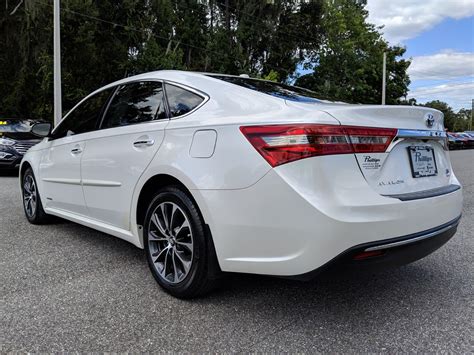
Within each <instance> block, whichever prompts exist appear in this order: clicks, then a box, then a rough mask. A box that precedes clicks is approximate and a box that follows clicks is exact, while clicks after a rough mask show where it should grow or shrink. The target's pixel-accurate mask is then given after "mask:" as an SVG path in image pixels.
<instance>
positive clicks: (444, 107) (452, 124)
mask: <svg viewBox="0 0 474 355" xmlns="http://www.w3.org/2000/svg"><path fill="white" fill-rule="evenodd" d="M422 106H425V107H431V108H434V109H436V110H439V111H441V112H442V113H443V115H444V126H445V127H446V128H447V129H448V131H452V132H462V131H465V130H467V129H468V125H469V121H468V117H470V116H468V115H467V114H470V110H465V109H463V110H460V111H459V112H458V113H455V112H454V110H453V109H452V107H451V106H449V105H448V104H447V103H446V102H443V101H439V100H434V101H429V102H426V103H424V104H423V105H422Z"/></svg>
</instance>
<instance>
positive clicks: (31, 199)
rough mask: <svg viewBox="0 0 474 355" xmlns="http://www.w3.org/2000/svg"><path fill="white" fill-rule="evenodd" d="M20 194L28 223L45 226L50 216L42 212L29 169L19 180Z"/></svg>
mask: <svg viewBox="0 0 474 355" xmlns="http://www.w3.org/2000/svg"><path fill="white" fill-rule="evenodd" d="M21 184H22V188H21V192H22V199H23V210H24V211H25V216H26V218H27V219H28V222H30V223H32V224H45V223H48V222H49V221H50V216H49V215H47V214H46V212H44V209H43V204H42V203H41V198H40V194H39V191H38V185H37V184H36V179H35V175H34V174H33V170H32V169H31V168H28V169H26V171H25V173H24V174H23V176H22V179H21Z"/></svg>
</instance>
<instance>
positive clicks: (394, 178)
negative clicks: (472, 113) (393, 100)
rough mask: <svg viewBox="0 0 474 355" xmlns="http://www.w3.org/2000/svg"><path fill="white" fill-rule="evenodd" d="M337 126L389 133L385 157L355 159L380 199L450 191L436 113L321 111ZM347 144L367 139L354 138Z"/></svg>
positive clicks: (382, 154)
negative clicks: (359, 127)
mask: <svg viewBox="0 0 474 355" xmlns="http://www.w3.org/2000/svg"><path fill="white" fill-rule="evenodd" d="M324 110H325V111H326V112H328V113H330V114H331V115H332V116H333V117H335V118H336V119H337V120H339V122H341V124H342V125H347V126H362V127H378V128H392V129H394V137H393V140H392V142H391V144H390V145H389V146H388V148H387V149H386V151H385V152H375V153H371V152H369V153H357V152H356V154H355V156H356V159H357V162H358V164H359V167H360V169H361V172H362V174H363V175H364V177H365V179H366V180H367V182H368V183H369V184H370V185H371V186H372V188H373V189H374V190H376V191H377V192H378V193H380V194H382V195H389V196H394V197H401V198H402V199H403V198H406V199H411V198H422V197H429V196H433V195H436V194H442V193H446V192H450V191H451V190H456V189H458V188H459V187H458V186H456V182H457V181H455V179H454V180H453V176H452V171H451V163H450V160H449V152H448V149H447V140H446V137H447V136H446V132H445V130H444V126H443V116H442V114H441V112H439V111H436V110H432V109H429V108H420V107H404V106H355V105H334V106H332V107H331V106H328V107H326V108H325V109H324ZM350 138H351V140H352V141H353V143H354V141H357V140H358V141H359V143H364V139H365V140H366V139H368V138H367V137H364V136H363V134H362V135H358V134H355V135H354V136H351V137H350Z"/></svg>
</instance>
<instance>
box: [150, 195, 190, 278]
mask: <svg viewBox="0 0 474 355" xmlns="http://www.w3.org/2000/svg"><path fill="white" fill-rule="evenodd" d="M148 247H149V252H150V255H151V259H152V261H153V266H154V267H155V269H156V271H157V272H158V274H159V275H160V276H161V277H162V278H163V279H164V280H166V281H167V282H169V283H172V284H176V283H179V282H181V281H182V280H184V279H185V278H186V276H187V275H188V274H189V271H190V269H191V264H192V261H193V253H194V251H193V234H192V231H191V225H190V223H189V220H188V217H187V216H186V214H185V213H184V212H183V210H182V209H181V208H180V207H179V206H178V205H177V204H175V203H174V202H162V203H160V204H159V205H158V206H157V207H156V208H155V210H154V211H153V213H152V215H151V218H150V221H149V225H148Z"/></svg>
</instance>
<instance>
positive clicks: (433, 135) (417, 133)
mask: <svg viewBox="0 0 474 355" xmlns="http://www.w3.org/2000/svg"><path fill="white" fill-rule="evenodd" d="M396 137H398V138H419V139H446V138H447V137H448V135H447V134H446V132H445V131H430V130H426V129H399V130H398V133H397V135H396Z"/></svg>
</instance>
